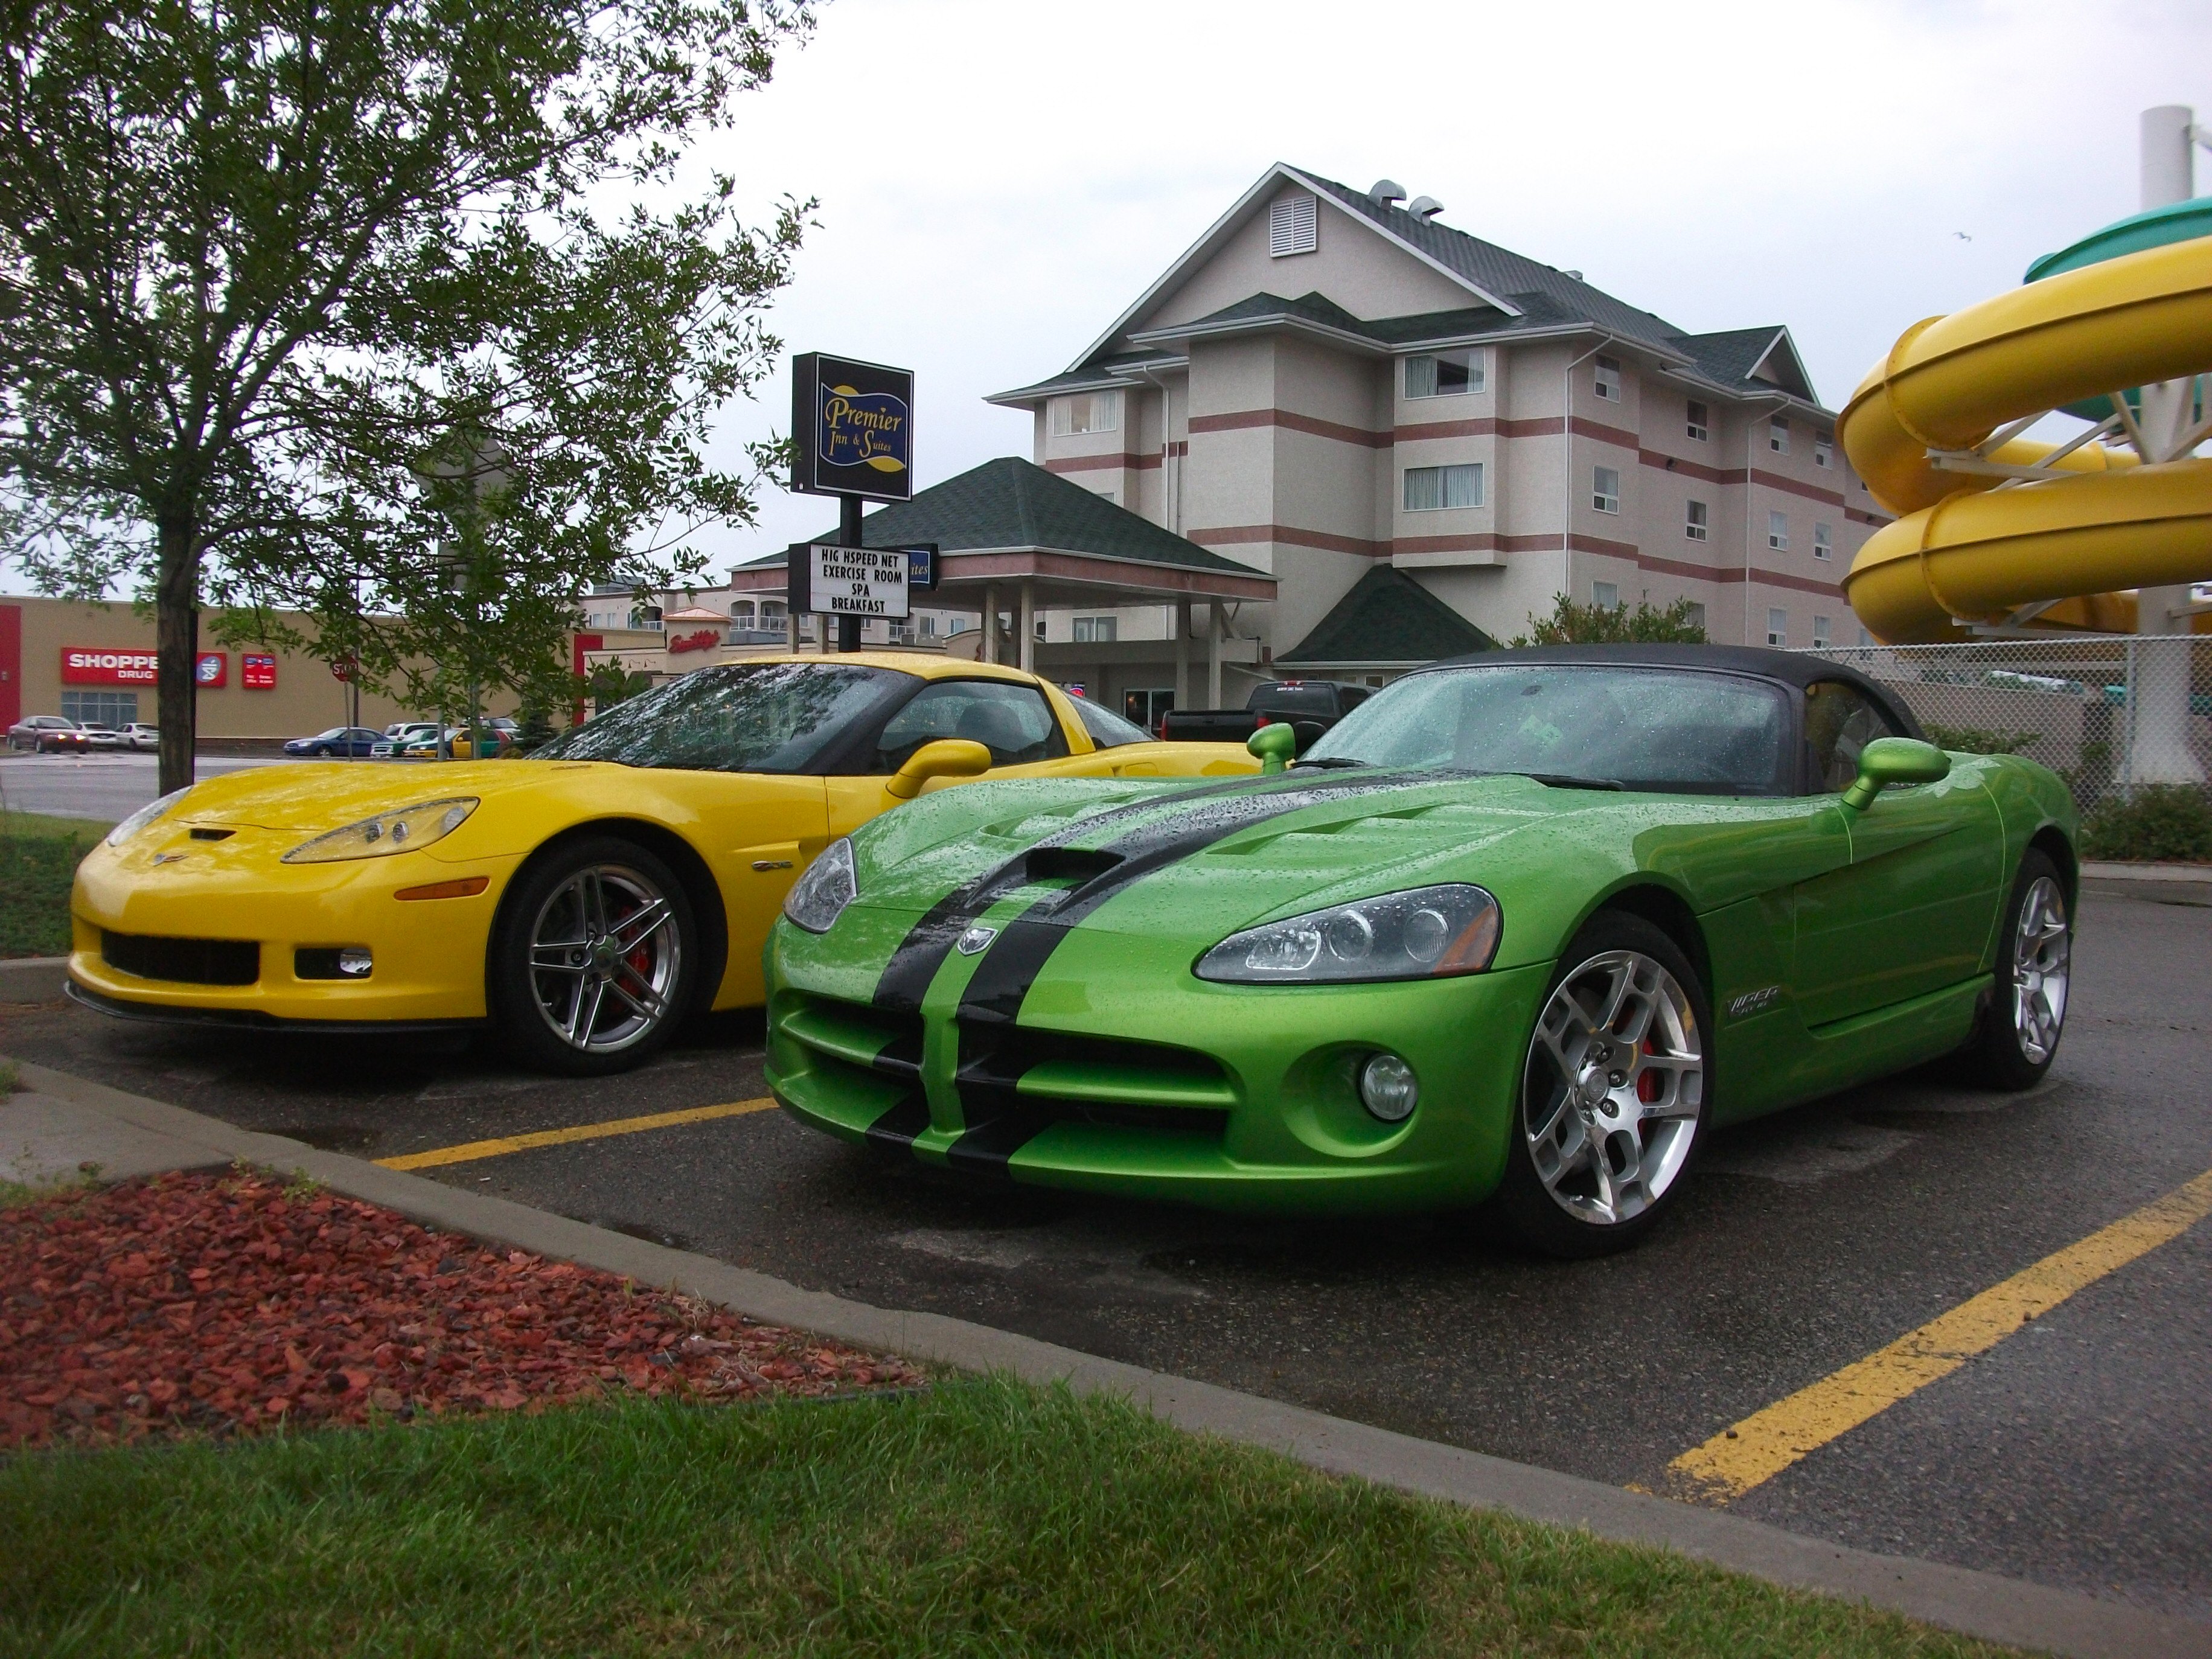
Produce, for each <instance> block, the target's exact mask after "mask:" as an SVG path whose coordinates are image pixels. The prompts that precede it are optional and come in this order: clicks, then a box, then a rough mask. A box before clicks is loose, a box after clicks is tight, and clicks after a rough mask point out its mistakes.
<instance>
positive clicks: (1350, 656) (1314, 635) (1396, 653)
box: [1275, 564, 1498, 668]
mask: <svg viewBox="0 0 2212 1659" xmlns="http://www.w3.org/2000/svg"><path fill="white" fill-rule="evenodd" d="M1497 643H1498V642H1497V641H1495V640H1493V639H1492V638H1491V637H1490V636H1489V635H1487V634H1486V633H1484V632H1483V631H1482V630H1481V629H1480V628H1477V627H1476V626H1475V625H1474V623H1471V622H1469V621H1468V619H1467V618H1466V617H1462V616H1461V615H1460V614H1459V612H1458V611H1455V610H1453V609H1452V608H1451V607H1450V606H1449V605H1446V604H1445V603H1444V602H1443V600H1442V599H1438V598H1437V596H1436V595H1435V594H1433V593H1431V592H1429V590H1428V589H1427V588H1425V587H1424V586H1421V585H1420V583H1419V582H1417V581H1415V580H1413V578H1412V577H1410V576H1408V575H1407V574H1405V573H1404V572H1403V571H1401V570H1398V569H1396V568H1393V567H1392V566H1389V565H1387V564H1378V565H1375V566H1372V567H1371V568H1370V569H1369V570H1368V572H1367V574H1365V575H1364V576H1362V577H1361V578H1360V579H1359V580H1358V581H1356V582H1354V583H1353V584H1352V591H1351V592H1349V593H1346V595H1345V596H1344V597H1343V598H1342V599H1339V600H1338V601H1337V602H1336V605H1335V607H1334V609H1333V610H1331V611H1329V613H1328V615H1327V616H1326V617H1322V619H1321V621H1320V622H1318V623H1316V624H1315V625H1314V629H1313V632H1311V633H1310V634H1309V635H1306V636H1305V638H1304V639H1303V640H1301V641H1299V642H1298V643H1297V646H1296V647H1293V648H1292V649H1291V650H1289V651H1285V652H1284V653H1281V654H1280V655H1279V656H1278V657H1277V658H1276V659H1275V663H1276V665H1277V666H1279V667H1283V668H1333V667H1340V666H1349V665H1359V666H1362V667H1377V668H1382V667H1391V668H1396V667H1403V668H1412V667H1417V666H1419V665H1421V664H1423V663H1430V662H1434V661H1435V660H1436V659H1437V658H1439V657H1458V656H1464V655H1466V654H1467V653H1469V652H1474V651H1490V650H1493V649H1495V648H1496V647H1497Z"/></svg>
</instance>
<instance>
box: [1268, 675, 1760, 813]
mask: <svg viewBox="0 0 2212 1659" xmlns="http://www.w3.org/2000/svg"><path fill="white" fill-rule="evenodd" d="M1789 731H1790V709H1789V705H1788V703H1787V702H1786V701H1785V699H1784V694H1783V692H1782V690H1781V689H1780V688H1779V687H1778V686H1772V685H1769V684H1765V682H1763V681H1759V680H1754V679H1748V678H1743V677H1741V676H1740V675H1735V674H1725V673H1714V672H1706V671H1693V670H1682V669H1669V668H1636V667H1626V666H1623V667H1613V666H1609V665H1601V664H1582V663H1519V664H1510V665H1506V664H1501V665H1498V666H1497V667H1495V668H1486V667H1468V668H1451V669H1443V670H1440V671H1437V672H1435V673H1428V674H1413V675H1410V676H1408V677H1407V678H1405V679H1402V680H1400V681H1399V682H1398V683H1397V684H1395V685H1393V686H1390V687H1389V688H1388V689H1387V690H1382V691H1378V692H1376V694H1375V696H1372V697H1370V698H1369V699H1368V701H1367V702H1364V703H1363V704H1361V705H1360V707H1358V708H1355V709H1353V710H1352V712H1351V713H1350V714H1346V716H1345V717H1344V719H1343V720H1340V721H1339V722H1338V723H1337V725H1336V726H1334V727H1333V728H1332V729H1331V730H1329V731H1328V732H1326V733H1325V734H1324V735H1323V736H1322V738H1320V739H1319V740H1318V741H1316V743H1315V744H1314V745H1313V747H1312V748H1311V749H1310V750H1307V751H1306V755H1305V757H1304V761H1302V762H1301V764H1304V763H1307V762H1311V763H1329V762H1337V763H1342V762H1346V761H1352V762H1358V763H1361V764H1364V765H1368V766H1389V767H1414V768H1423V769H1439V770H1451V771H1463V772H1513V773H1519V774H1522V775H1526V776H1532V777H1536V778H1540V779H1542V780H1544V781H1547V782H1558V783H1561V784H1570V785H1571V784H1583V785H1598V786H1601V787H1602V786H1606V785H1617V786H1619V787H1623V788H1628V789H1651V790H1665V791H1674V792H1681V793H1697V794H1730V795H1779V794H1786V793H1789V792H1790V785H1791V781H1792V779H1791V774H1790V768H1789V765H1788V761H1789Z"/></svg>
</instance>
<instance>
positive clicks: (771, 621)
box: [760, 599, 787, 628]
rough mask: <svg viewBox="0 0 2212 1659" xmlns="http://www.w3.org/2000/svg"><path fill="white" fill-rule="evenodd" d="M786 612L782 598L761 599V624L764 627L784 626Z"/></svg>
mask: <svg viewBox="0 0 2212 1659" xmlns="http://www.w3.org/2000/svg"><path fill="white" fill-rule="evenodd" d="M786 614H787V613H786V611H785V609H784V604H783V601H782V600H781V599H763V600H762V601H761V612H760V617H761V626H762V627H763V628H781V627H782V626H783V619H784V617H785V615H786Z"/></svg>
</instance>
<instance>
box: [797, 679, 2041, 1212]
mask: <svg viewBox="0 0 2212 1659" xmlns="http://www.w3.org/2000/svg"><path fill="white" fill-rule="evenodd" d="M1292 742H1293V739H1292V735H1291V732H1290V730H1289V728H1288V727H1287V726H1267V727H1263V728H1262V729H1261V732H1259V733H1257V734H1256V735H1255V737H1254V738H1253V739H1252V745H1253V748H1254V750H1255V752H1256V753H1258V754H1260V755H1261V758H1262V759H1263V760H1264V761H1265V762H1266V764H1267V771H1266V773H1265V774H1263V775H1259V776H1244V777H1239V778H1235V779H1231V780H1227V781H1198V782H1188V781H1166V780H1146V781H1129V780H1126V779H1125V780H1106V779H1067V780H1044V781H1016V782H1006V783H990V782H983V783H977V784H972V785H969V786H968V787H964V788H961V789H957V790H951V791H947V792H945V793H942V794H936V795H932V796H929V797H927V798H926V799H921V800H917V801H915V802H913V803H912V804H911V805H906V806H902V807H901V808H899V809H898V810H897V811H894V812H891V813H890V814H888V815H886V816H884V817H880V818H878V819H876V820H875V821H873V822H872V823H868V824H866V826H864V827H863V828H861V829H858V830H855V831H854V834H853V835H852V836H851V837H850V838H849V839H848V840H843V841H839V842H835V843H833V844H832V845H831V846H830V848H829V850H828V851H827V852H825V853H824V854H823V856H822V857H821V858H820V859H819V860H817V861H816V863H815V864H814V866H812V868H811V869H810V870H809V871H808V872H807V873H806V875H805V877H804V878H802V879H801V880H800V881H799V884H797V885H796V886H795V887H794V888H793V890H792V892H791V895H790V898H789V900H788V902H787V904H786V905H785V907H784V915H783V918H782V919H781V921H778V922H777V924H776V926H775V929H774V932H773V933H772V934H771V936H770V938H769V945H768V950H767V957H766V969H767V974H768V986H769V1036H768V1040H769V1052H768V1079H769V1087H770V1089H771V1090H772V1091H773V1092H774V1093H775V1097H776V1099H777V1100H778V1101H779V1102H781V1104H782V1105H783V1107H784V1108H785V1109H787V1111H789V1112H791V1113H792V1114H793V1115H795V1116H797V1117H799V1118H800V1119H801V1120H803V1121H805V1122H807V1123H810V1124H812V1125H814V1126H815V1127H817V1128H820V1129H823V1130H826V1131H828V1132H829V1133H831V1134H834V1135H837V1136H841V1137H842V1138H843V1139H847V1140H849V1141H854V1142H860V1143H866V1144H867V1145H871V1146H876V1147H878V1148H881V1149H884V1150H885V1151H887V1152H891V1153H893V1154H895V1155H896V1156H898V1157H901V1158H914V1159H916V1160H919V1161H921V1163H924V1164H933V1165H936V1166H939V1167H940V1168H943V1169H945V1170H951V1171H956V1172H968V1173H970V1174H973V1175H975V1176H984V1177H990V1178H995V1179H999V1180H1011V1181H1012V1182H1018V1183H1022V1184H1027V1185H1036V1186H1043V1187H1059V1188H1077V1189H1080V1190H1083V1191H1087V1192H1095V1193H1106V1194H1127V1195H1132V1196H1138V1197H1144V1198H1152V1199H1171V1200H1183V1201H1186V1202H1191V1203H1196V1204H1201V1205H1207V1206H1215V1207H1218V1208H1222V1209H1231V1210H1241V1211H1247V1212H1273V1213H1278V1214H1285V1213H1287V1214H1308V1215H1313V1214H1325V1215H1345V1214H1355V1213H1361V1212H1381V1211H1407V1210H1414V1209H1422V1208H1449V1207H1464V1206H1476V1205H1486V1206H1487V1208H1488V1210H1489V1211H1490V1212H1491V1213H1492V1214H1493V1215H1494V1216H1495V1217H1496V1218H1498V1220H1499V1221H1500V1222H1502V1223H1503V1224H1504V1226H1505V1227H1506V1228H1507V1229H1508V1230H1509V1231H1510V1232H1511V1233H1512V1234H1513V1235H1514V1236H1516V1237H1518V1238H1519V1239H1521V1240H1522V1241H1523V1242H1524V1243H1527V1244H1528V1245H1530V1246H1532V1247H1534V1248H1535V1249H1541V1250H1545V1251H1548V1252H1551V1253H1553V1254H1557V1255H1591V1254H1595V1253H1597V1252H1601V1251H1604V1250H1607V1249H1617V1248H1619V1247H1620V1246H1622V1245H1625V1244H1626V1243H1630V1242H1632V1240H1634V1239H1635V1238H1636V1237H1638V1236H1639V1235H1641V1234H1642V1233H1643V1232H1644V1231H1647V1230H1648V1229H1649V1228H1650V1226H1651V1225H1653V1223H1654V1222H1655V1221H1656V1219H1657V1218H1658V1217H1659V1216H1660V1215H1661V1214H1662V1212H1664V1211H1665V1209H1666V1208H1667V1206H1668V1203H1669V1201H1670V1200H1673V1199H1674V1196H1675V1194H1677V1193H1678V1192H1679V1191H1680V1188H1681V1187H1682V1185H1683V1181H1682V1177H1683V1174H1684V1171H1685V1170H1687V1169H1688V1168H1689V1166H1690V1164H1691V1162H1692V1159H1693V1158H1695V1157H1696V1155H1697V1151H1698V1148H1699V1145H1700V1143H1701V1142H1702V1141H1703V1140H1704V1139H1705V1137H1706V1135H1707V1134H1708V1133H1710V1132H1711V1129H1712V1128H1713V1127H1715V1126H1717V1125H1720V1124H1725V1123H1732V1122H1736V1121H1741V1120H1742V1119H1745V1118H1748V1117H1753V1116H1755V1115H1759V1114H1760V1113H1765V1112H1771V1111H1774V1110H1777V1109H1779V1108H1782V1107H1785V1106H1789V1105H1791V1104H1793V1103H1796V1102H1799V1101H1803V1100H1806V1099H1808V1098H1810V1097H1814V1096H1816V1095H1820V1094H1824V1093H1826V1092H1829V1091H1833V1090H1837V1089H1840V1088H1844V1087H1845V1086H1847V1085H1852V1084H1856V1083H1861V1082H1864V1081H1866V1080H1867V1079H1871V1078H1876V1077H1880V1076H1881V1075H1883V1074H1885V1073H1891V1072H1895V1071H1898V1070H1899V1069H1900V1068H1902V1067H1905V1066H1912V1065H1916V1064H1917V1063H1919V1062H1922V1061H1924V1060H1933V1059H1936V1058H1937V1057H1939V1056H1943V1055H1955V1056H1956V1057H1957V1058H1958V1060H1959V1061H1960V1064H1961V1065H1962V1066H1964V1067H1965V1068H1966V1071H1967V1072H1968V1073H1970V1074H1971V1075H1972V1076H1974V1077H1976V1078H1978V1079H1979V1080H1981V1081H1982V1082H1984V1083H1985V1084H1986V1085H1989V1086H1992V1087H1996V1088H2003V1089H2020V1088H2025V1087H2026V1086H2027V1085H2029V1084H2031V1083H2033V1081H2035V1079H2038V1078H2039V1077H2041V1076H2042V1075H2043V1073H2045V1071H2046V1070H2047V1069H2048V1068H2049V1066H2050V1065H2051V1058H2052V1055H2053V1053H2054V1052H2055V1050H2056V1049H2057V1044H2058V1038H2059V1033H2060V1030H2061V1027H2062V1025H2063V1021H2064V1019H2065V1015H2066V992H2067V981H2068V955H2069V945H2070V939H2071V921H2070V918H2071V915H2072V909H2073V902H2074V895H2075V854H2074V836H2075V811H2074V805H2073V801H2072V799H2071V797H2070V796H2069V793H2068V792H2067V789H2066V787H2065V786H2064V785H2063V783H2062V782H2061V781H2059V780H2058V779H2057V777H2056V776H2054V775H2052V774H2051V772H2049V771H2048V770H2046V769H2045V768H2043V767H2041V766H2039V765H2037V764H2035V763H2033V762H2032V761H2027V760H2023V759H2021V758H2020V757H2016V756H2011V755H1967V754H1954V755H1946V754H1944V753H1943V752H1942V750H1937V749H1936V748H1934V747H1933V746H1932V745H1930V744H1928V743H1926V742H1925V741H1923V740H1922V738H1921V736H1920V732H1919V728H1918V726H1917V725H1916V724H1915V722H1914V720H1913V718H1912V715H1911V712H1910V710H1908V709H1907V708H1905V706H1904V705H1903V704H1902V703H1901V702H1899V701H1898V700H1897V699H1896V698H1895V697H1894V696H1893V695H1892V694H1891V693H1889V692H1888V691H1887V690H1885V689H1884V688H1883V687H1882V686H1881V684H1877V683H1876V682H1875V681H1872V680H1870V679H1868V678H1863V677H1862V676H1860V675H1858V674H1857V673H1854V672H1852V671H1850V670H1849V669H1846V668H1841V667H1838V666H1837V665H1834V664H1832V663H1829V662H1826V661H1823V660H1819V659H1812V658H1807V657H1799V656H1794V655H1791V654H1789V653H1784V652H1778V651H1760V650H1753V649H1749V648H1735V647H1716V646H1671V647H1670V646H1644V647H1547V648H1539V649H1535V650H1519V651H1498V652H1491V653H1484V654H1482V655H1480V656H1478V657H1472V658H1466V659H1459V660H1455V661H1452V662H1446V663H1439V664H1437V665H1434V666H1432V667H1430V668H1427V669H1424V670H1422V671H1419V672H1417V673H1413V674H1410V675H1407V677H1406V678H1403V679H1401V680H1399V681H1398V682H1397V683H1396V684H1394V685H1392V686H1390V687H1389V689H1388V690H1383V691H1382V692H1379V693H1378V694H1376V696H1374V697H1372V698H1370V700H1369V701H1368V702H1366V703H1364V704H1363V705H1362V706H1361V707H1360V708H1358V709H1355V710H1354V711H1353V712H1352V713H1351V714H1347V715H1346V717H1345V718H1344V720H1343V721H1342V723H1341V724H1340V725H1339V726H1336V727H1335V728H1334V730H1332V731H1331V732H1328V734H1327V735H1326V736H1324V737H1323V738H1321V739H1320V740H1319V741H1318V742H1316V743H1315V744H1314V745H1313V746H1312V747H1311V748H1310V750H1307V752H1306V753H1305V754H1304V756H1303V757H1300V758H1298V759H1297V761H1296V762H1295V763H1291V764H1287V765H1286V764H1285V763H1288V762H1290V760H1291V756H1290V752H1289V751H1290V750H1291V746H1292Z"/></svg>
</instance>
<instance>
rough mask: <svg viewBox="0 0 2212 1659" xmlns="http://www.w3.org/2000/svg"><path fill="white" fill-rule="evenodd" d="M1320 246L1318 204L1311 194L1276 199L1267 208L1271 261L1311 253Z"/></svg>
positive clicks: (1303, 192)
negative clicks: (1294, 254)
mask: <svg viewBox="0 0 2212 1659" xmlns="http://www.w3.org/2000/svg"><path fill="white" fill-rule="evenodd" d="M1320 245H1321V204H1320V203H1319V202H1318V201H1317V200H1316V198H1315V197H1313V195H1312V194H1311V193H1310V192H1308V191H1298V192H1297V194H1295V195H1291V196H1278V197H1276V198H1275V199H1274V200H1273V202H1272V203H1270V204H1268V207H1267V252H1268V254H1269V255H1270V256H1271V257H1272V258H1277V259H1282V258H1288V257H1289V256H1290V255H1291V254H1293V253H1311V252H1313V251H1314V250H1315V249H1316V247H1318V246H1320Z"/></svg>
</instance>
